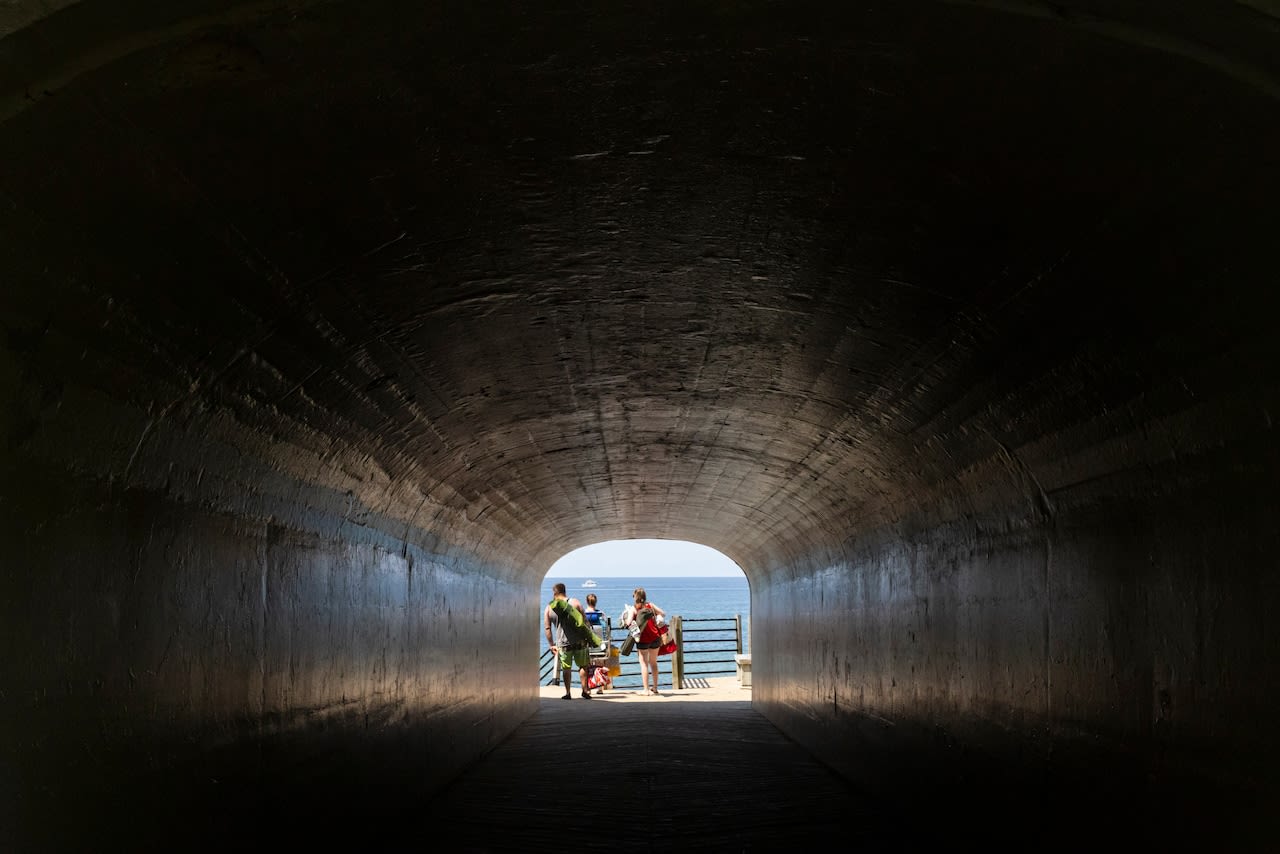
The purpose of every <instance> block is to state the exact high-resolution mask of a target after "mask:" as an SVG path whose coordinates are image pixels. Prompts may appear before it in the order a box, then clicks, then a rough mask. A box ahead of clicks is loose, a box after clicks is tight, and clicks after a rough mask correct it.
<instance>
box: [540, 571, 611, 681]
mask: <svg viewBox="0 0 1280 854" xmlns="http://www.w3.org/2000/svg"><path fill="white" fill-rule="evenodd" d="M542 630H543V633H544V634H546V636H547V645H548V646H549V647H551V654H552V655H555V656H556V657H557V658H558V659H559V666H560V670H561V678H562V679H563V680H564V696H563V697H561V699H562V700H569V699H572V698H573V691H572V686H571V682H572V673H573V668H574V667H577V668H578V683H579V684H580V685H581V686H582V699H584V700H590V699H591V690H590V689H589V688H587V666H588V665H590V664H591V649H590V648H591V646H592V645H593V644H595V645H598V644H599V643H600V639H599V637H598V636H596V634H595V632H593V631H591V627H590V626H588V625H587V624H586V621H585V620H584V619H583V616H582V605H581V604H580V603H578V602H576V601H572V602H571V601H570V600H569V596H568V594H567V593H566V592H565V587H564V584H556V585H555V586H554V587H552V588H551V601H550V602H549V603H548V604H547V607H546V609H545V610H544V611H543V612H542ZM553 632H554V634H553Z"/></svg>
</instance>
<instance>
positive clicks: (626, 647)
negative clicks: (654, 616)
mask: <svg viewBox="0 0 1280 854" xmlns="http://www.w3.org/2000/svg"><path fill="white" fill-rule="evenodd" d="M635 648H636V638H635V635H627V636H626V637H625V638H623V639H622V648H621V649H620V650H619V651H620V652H621V653H622V654H623V655H630V654H631V653H632V651H633V650H634V649H635Z"/></svg>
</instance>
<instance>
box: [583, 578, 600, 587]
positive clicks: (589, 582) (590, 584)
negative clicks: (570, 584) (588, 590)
mask: <svg viewBox="0 0 1280 854" xmlns="http://www.w3.org/2000/svg"><path fill="white" fill-rule="evenodd" d="M582 586H583V587H597V586H599V585H597V584H596V583H595V581H593V580H592V579H590V578H588V579H587V580H586V581H584V582H582Z"/></svg>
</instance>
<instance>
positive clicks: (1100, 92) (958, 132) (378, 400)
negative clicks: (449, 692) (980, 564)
mask: <svg viewBox="0 0 1280 854" xmlns="http://www.w3.org/2000/svg"><path fill="white" fill-rule="evenodd" d="M1077 5H1078V8H1077V7H1075V6H1072V5H1071V4H1066V5H1063V6H1055V7H1053V8H1054V9H1056V10H1057V11H1056V12H1055V13H1050V12H1049V11H1048V10H1049V8H1050V7H1047V6H1044V7H1042V6H1038V5H1035V4H1025V5H1021V6H1017V5H1015V4H977V3H953V4H947V3H875V4H846V3H812V2H808V3H806V2H800V3H752V2H747V3H708V4H698V3H688V2H682V3H669V4H668V3H656V4H655V3H644V4H621V3H607V4H581V3H558V2H554V3H539V4H486V3H466V4H443V5H438V4H430V3H428V4H423V3H290V4H274V3H260V4H252V5H244V6H238V7H233V8H232V9H230V10H229V11H228V10H218V9H217V8H216V5H215V4H182V3H165V4H152V7H151V8H145V7H138V10H136V11H135V12H134V13H133V15H134V17H130V16H129V15H128V14H125V13H124V12H122V11H121V10H120V9H118V8H117V7H118V4H109V3H94V2H85V3H81V4H77V5H75V6H72V7H69V8H67V9H64V10H62V11H60V12H58V13H56V14H53V15H51V16H49V17H47V18H45V19H43V20H41V21H38V22H36V23H34V24H32V25H30V26H28V27H27V28H26V29H24V30H21V31H19V32H17V33H15V34H13V35H11V36H10V37H9V39H8V40H7V42H6V43H5V44H6V45H7V47H8V53H7V55H6V65H5V67H4V70H3V74H4V78H3V81H4V83H5V86H4V87H3V88H4V91H5V94H6V100H5V101H4V104H5V114H6V115H7V116H8V118H7V120H6V122H5V124H4V126H3V132H2V133H0V186H2V187H3V189H4V193H5V207H6V211H5V212H4V213H3V214H2V216H3V218H4V225H5V228H6V230H8V232H9V233H10V234H12V235H14V236H15V241H13V242H11V244H10V246H9V247H8V248H7V249H6V250H5V253H4V254H5V257H4V259H3V260H4V262H5V263H6V265H8V266H9V268H10V269H11V270H15V271H17V272H18V279H19V281H20V282H22V283H23V285H22V287H20V288H19V291H18V292H17V293H11V295H10V299H9V307H10V309H11V311H10V315H11V316H12V317H15V318H19V317H20V318H22V319H21V320H14V321H13V323H12V324H11V336H12V337H13V340H14V341H20V340H22V339H23V335H24V334H28V333H30V331H31V330H39V329H41V328H46V329H47V328H49V327H50V325H52V327H53V328H54V329H55V330H60V331H62V332H63V333H64V340H63V343H62V344H61V345H59V344H58V343H56V342H55V341H52V340H46V341H45V342H44V343H43V344H42V345H41V346H42V347H43V348H44V352H43V354H42V358H44V359H45V360H46V364H53V363H55V362H57V361H58V360H61V363H63V364H66V363H70V362H71V361H74V360H76V359H80V360H82V366H81V367H78V368H76V369H75V370H76V372H77V375H78V376H79V377H80V380H81V386H82V390H81V391H79V392H76V393H78V394H79V395H80V397H81V400H80V405H81V406H82V407H83V409H84V411H85V412H91V411H95V407H98V408H100V409H101V410H102V411H104V412H105V411H106V409H107V408H109V405H108V404H106V403H102V404H100V405H99V404H98V403H94V404H92V405H91V404H90V403H86V402H85V401H86V400H88V399H90V398H92V399H93V400H95V401H96V400H98V398H99V397H101V398H103V399H107V400H110V401H112V403H111V404H110V406H117V405H118V406H127V407H130V408H132V409H133V410H136V411H137V412H139V413H145V416H143V415H139V416H138V417H136V418H134V419H128V418H121V417H119V416H118V415H113V416H112V417H111V419H110V421H109V423H110V424H111V425H112V426H111V429H110V430H105V431H95V429H94V426H95V423H94V421H93V420H92V419H85V420H84V421H83V422H82V423H81V424H79V425H76V426H74V427H64V428H62V429H63V430H64V431H72V433H71V434H70V435H68V434H67V433H66V432H63V433H58V432H57V431H49V430H46V431H45V432H44V434H42V435H43V436H44V438H42V439H41V441H46V442H48V443H49V449H50V450H49V453H50V454H53V453H57V454H59V455H66V454H71V455H73V456H76V457H77V459H76V460H75V462H76V464H77V465H79V466H80V467H82V468H84V469H88V470H97V471H99V472H100V473H103V474H106V475H108V476H111V477H115V478H120V479H123V481H124V482H126V483H129V482H139V483H143V482H148V483H151V484H153V485H162V486H163V488H165V489H167V490H169V491H170V492H172V493H175V494H177V495H179V496H187V497H189V498H191V499H193V500H202V501H208V502H211V503H214V504H218V503H222V504H229V505H235V509H237V510H238V511H239V512H256V511H255V508H257V510H258V511H260V512H270V513H279V512H281V511H280V510H279V509H278V507H280V506H285V505H286V504H289V502H290V501H291V500H292V499H291V496H294V495H296V493H297V491H298V487H297V486H296V484H299V483H301V484H306V485H308V488H309V489H310V492H309V493H308V497H307V498H306V499H305V500H302V499H298V500H296V501H293V503H292V504H291V505H290V506H292V507H293V508H294V509H293V511H291V512H295V513H298V514H301V515H305V514H306V513H308V512H312V511H314V512H317V513H319V512H328V511H333V512H337V513H339V514H340V515H341V514H343V513H345V515H346V517H347V518H348V519H364V520H381V521H378V522H377V524H383V525H384V526H385V527H387V529H388V530H389V531H390V530H393V529H394V528H395V527H396V526H399V525H403V526H406V527H409V528H412V527H418V528H422V529H424V530H430V529H437V530H438V529H439V527H440V525H441V524H452V523H454V522H457V523H462V522H463V521H466V522H476V521H478V520H483V521H484V524H483V525H482V526H478V527H477V528H476V530H482V531H483V533H482V534H480V540H479V541H477V542H476V543H475V546H476V548H477V549H479V550H480V551H481V552H482V553H488V554H490V555H492V556H493V557H494V559H495V560H498V561H500V562H501V561H512V562H519V563H521V564H523V565H528V566H532V567H533V568H534V569H535V570H536V572H537V574H538V575H539V577H540V574H541V572H542V571H543V570H545V568H546V566H548V565H549V564H550V563H551V561H553V560H554V559H555V558H557V557H559V556H560V555H561V554H563V553H564V552H566V551H568V550H571V549H573V548H576V547H578V546H582V545H585V544H588V543H591V542H596V541H600V540H605V539H612V538H620V537H663V538H676V539H687V540H693V541H696V542H699V543H704V544H706V545H709V546H712V547H714V548H717V549H719V550H721V551H723V552H725V553H726V554H728V555H729V556H731V557H733V558H734V559H735V560H737V561H738V562H739V563H740V564H742V565H743V566H744V567H747V568H748V571H749V572H763V571H768V570H769V569H770V568H772V567H777V566H781V565H783V564H785V563H787V562H788V561H793V560H795V559H797V557H798V556H799V555H801V554H806V555H809V556H813V555H814V554H815V553H820V552H821V551H822V550H823V549H831V548H835V547H838V546H839V545H840V544H841V543H842V542H844V541H846V540H847V539H848V538H850V537H856V536H858V535H859V534H860V532H865V531H871V530H873V529H876V528H879V527H881V526H883V525H884V524H886V523H893V522H901V521H902V520H904V519H907V518H908V517H909V516H910V513H911V512H912V510H913V508H915V507H917V506H921V505H923V504H926V503H927V504H930V505H931V506H935V507H938V506H951V507H952V511H951V512H964V510H965V508H966V507H973V506H978V505H980V504H981V503H982V502H983V501H984V500H986V499H985V498H984V495H985V494H986V492H988V491H989V490H991V489H996V488H999V487H998V486H992V482H991V480H990V479H989V478H987V477H986V476H985V475H984V474H983V472H984V471H987V470H988V469H992V468H994V469H1001V468H1007V467H1008V466H1010V465H1013V463H1011V462H1010V460H1011V457H1010V454H1009V453H1008V451H1009V448H1011V447H1017V446H1026V445H1028V444H1033V445H1034V444H1035V443H1037V442H1038V443H1040V444H1039V446H1038V447H1040V448H1041V450H1042V452H1043V455H1044V458H1045V459H1056V458H1064V459H1065V458H1067V457H1069V456H1070V454H1071V452H1072V450H1073V449H1072V446H1071V443H1072V441H1075V440H1074V439H1072V438H1071V434H1066V437H1065V438H1064V431H1066V430H1068V428H1069V427H1070V425H1073V424H1077V425H1078V424H1081V423H1084V422H1086V421H1088V419H1090V418H1098V417H1101V416H1104V415H1105V414H1106V413H1108V412H1110V411H1111V410H1112V409H1113V408H1115V407H1119V406H1124V405H1126V402H1127V401H1129V400H1131V398H1132V396H1133V395H1134V394H1135V389H1138V388H1151V387H1153V383H1154V387H1157V388H1158V387H1160V384H1161V383H1163V382H1165V381H1166V380H1167V378H1168V377H1169V376H1172V375H1173V374H1176V372H1177V369H1178V368H1177V355H1176V354H1177V353H1178V352H1179V348H1180V347H1184V346H1185V343H1186V342H1185V337H1184V335H1183V331H1185V330H1186V329H1189V328H1192V329H1193V328H1196V323H1197V322H1198V321H1197V318H1198V317H1200V316H1201V314H1202V312H1203V311H1204V310H1205V307H1204V295H1205V294H1206V293H1210V292H1214V291H1215V290H1217V289H1220V288H1222V287H1224V286H1225V287H1227V288H1228V289H1231V288H1239V289H1240V291H1241V292H1245V291H1248V290H1250V289H1251V288H1254V287H1255V285H1257V284H1258V282H1259V281H1260V280H1256V279H1252V278H1249V276H1251V275H1253V274H1246V275H1244V276H1243V277H1237V278H1230V277H1228V279H1227V280H1225V281H1226V284H1225V285H1224V279H1223V278H1222V277H1221V275H1220V274H1221V272H1222V270H1223V269H1224V267H1223V265H1224V264H1225V263H1227V260H1228V259H1233V260H1232V263H1234V265H1235V266H1234V269H1236V270H1237V271H1238V270H1260V269H1262V266H1261V265H1260V264H1259V265H1257V266H1251V264H1252V259H1257V258H1261V256H1262V253H1263V248H1262V247H1264V246H1265V244H1266V241H1267V237H1266V233H1267V224H1266V223H1267V218H1266V216H1265V215H1259V214H1260V212H1262V211H1265V210H1267V209H1269V208H1270V207H1271V206H1272V205H1273V203H1274V199H1275V198H1276V195H1275V191H1276V189H1277V188H1278V186H1280V184H1278V183H1277V180H1276V172H1275V160H1274V152H1275V151H1276V150H1280V149H1278V148H1277V146H1276V143H1277V138H1276V127H1275V120H1274V116H1275V110H1274V108H1273V103H1274V97H1275V94H1276V91H1277V89H1276V85H1275V78H1274V71H1275V65H1276V62H1277V59H1276V57H1275V56H1274V55H1272V54H1269V53H1268V52H1267V51H1266V50H1265V47H1266V45H1267V44H1274V42H1269V41H1268V37H1267V35H1266V33H1268V32H1274V26H1275V21H1274V19H1273V18H1271V17H1269V16H1268V15H1266V14H1264V12H1263V10H1261V9H1260V8H1259V7H1258V6H1257V5H1256V4H1255V6H1254V7H1248V6H1242V5H1240V6H1234V7H1231V8H1228V9H1219V10H1215V11H1214V14H1213V16H1212V18H1205V19H1200V18H1194V17H1192V16H1190V15H1188V14H1186V13H1174V12H1170V11H1169V10H1157V11H1156V12H1154V13H1149V14H1156V15H1159V16H1162V19H1160V20H1155V19H1148V20H1140V19H1138V18H1137V17H1135V16H1132V15H1128V13H1129V12H1130V11H1131V9H1130V7H1132V8H1138V7H1139V5H1140V4H1121V5H1120V6H1117V7H1116V8H1113V9H1110V10H1109V12H1108V15H1109V17H1108V18H1106V19H1102V18H1099V17H1096V16H1093V15H1091V14H1089V12H1088V10H1087V9H1085V8H1084V6H1083V5H1079V4H1077ZM1108 5H1111V4H1108ZM996 6H1001V8H996ZM1127 15H1128V16H1127ZM1126 16H1127V17H1126ZM1268 28H1270V29H1268ZM1193 35H1194V36H1195V38H1192V36H1193ZM1215 43H1221V45H1225V44H1227V43H1229V44H1230V45H1231V47H1232V50H1231V52H1230V56H1231V59H1230V61H1227V60H1226V59H1223V58H1222V57H1224V56H1226V55H1227V54H1226V53H1222V52H1219V51H1218V50H1217V47H1216V46H1215ZM1273 236H1274V235H1272V237H1273ZM35 259H40V260H39V261H36V260H35ZM35 264H40V265H44V268H43V269H40V270H37V269H35V268H34V267H33V266H32V265H35ZM50 281H54V282H58V283H59V287H72V288H75V289H77V291H78V293H79V294H80V298H79V299H78V300H77V301H76V302H75V303H74V305H75V306H76V307H75V308H74V309H67V308H66V307H65V304H63V307H61V308H60V304H59V302H58V301H57V300H55V299H50V298H49V296H48V292H47V289H46V288H45V287H44V286H43V285H42V284H41V283H42V282H44V283H47V282H50ZM1238 322H1241V323H1247V322H1250V321H1249V320H1248V319H1247V318H1243V317H1241V318H1240V319H1239V321H1238ZM1170 330H1178V331H1177V332H1172V331H1170ZM1203 331H1204V336H1203V337H1202V338H1201V339H1199V346H1202V347H1204V348H1209V349H1212V348H1215V347H1218V346H1226V343H1224V342H1229V341H1231V340H1232V335H1233V329H1232V328H1231V327H1229V326H1224V325H1223V324H1221V323H1212V324H1208V326H1207V328H1205V329H1204V330H1203ZM15 346H17V345H15ZM59 346H61V348H62V350H61V351H59V350H58V347H59ZM47 360H53V361H52V362H50V361H47ZM66 393H67V394H68V396H71V395H72V394H73V392H72V391H71V390H68V391H67V392H66ZM31 408H32V410H33V411H34V412H35V413H36V414H35V415H32V416H30V417H35V418H38V417H39V409H40V407H39V405H37V404H32V407H31ZM15 417H17V416H15ZM24 417H25V416H24ZM101 423H103V424H105V423H108V421H107V420H106V416H105V415H104V416H103V421H102V422H101ZM1078 429H1086V428H1078ZM1074 435H1075V437H1076V438H1077V439H1078V438H1079V436H1080V435H1081V434H1080V433H1076V434H1074ZM68 439H71V440H76V441H70V442H68V441H66V440H68ZM59 442H62V443H63V444H61V445H59V444H57V443H59ZM55 445H56V449H55ZM68 448H71V450H68ZM174 448H178V449H183V448H186V449H187V452H186V453H182V452H179V453H174V452H173V449H174ZM175 460H182V461H184V463H185V464H186V466H187V468H185V469H184V468H183V465H182V464H177V465H175ZM1078 462H1079V461H1076V463H1078ZM1064 477H1065V475H1064ZM317 495H330V496H331V498H330V499H328V501H329V502H330V503H329V504H327V505H326V504H324V501H322V500H320V499H318V498H317V497H316V496H317ZM273 501H275V502H277V503H275V504H273V503H272V502H273ZM255 502H258V503H255ZM344 503H345V507H346V510H343V507H344ZM273 508H276V509H273ZM371 524H372V522H371Z"/></svg>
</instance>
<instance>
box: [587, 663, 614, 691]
mask: <svg viewBox="0 0 1280 854" xmlns="http://www.w3.org/2000/svg"><path fill="white" fill-rule="evenodd" d="M612 684H613V677H611V676H610V675H609V668H608V666H607V665H604V664H593V665H591V666H590V667H589V668H587V687H588V688H608V687H609V686H610V685H612Z"/></svg>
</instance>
